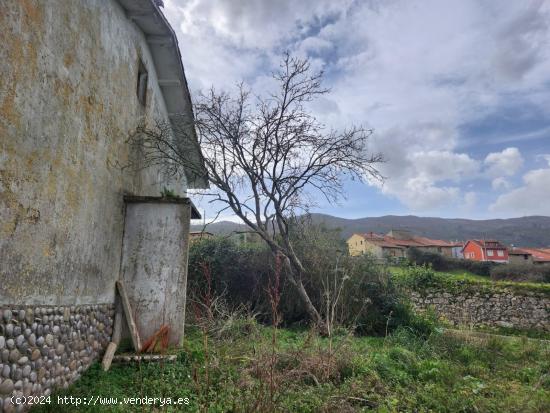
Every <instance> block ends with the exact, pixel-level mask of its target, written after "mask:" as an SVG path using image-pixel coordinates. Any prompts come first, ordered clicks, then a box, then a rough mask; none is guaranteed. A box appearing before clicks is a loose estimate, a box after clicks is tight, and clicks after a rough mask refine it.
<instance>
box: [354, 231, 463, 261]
mask: <svg viewBox="0 0 550 413" xmlns="http://www.w3.org/2000/svg"><path fill="white" fill-rule="evenodd" d="M347 244H348V249H349V253H350V255H352V256H356V255H362V254H366V253H370V254H372V255H374V256H376V257H378V258H387V257H396V258H404V257H406V256H407V250H408V249H409V248H417V249H419V250H421V251H424V252H432V253H438V254H443V255H446V256H449V257H451V256H453V248H455V247H456V244H453V243H450V242H447V241H443V240H435V239H430V238H426V237H419V236H415V235H412V234H411V233H410V232H409V231H403V230H392V231H390V232H389V233H387V234H386V235H383V234H376V233H374V232H369V233H366V234H353V235H352V236H351V237H350V238H349V239H348V240H347Z"/></svg>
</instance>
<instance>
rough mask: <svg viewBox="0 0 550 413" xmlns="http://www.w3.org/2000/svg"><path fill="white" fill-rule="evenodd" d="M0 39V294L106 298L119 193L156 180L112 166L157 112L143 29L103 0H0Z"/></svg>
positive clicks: (114, 260) (119, 224)
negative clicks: (143, 82) (141, 82)
mask: <svg viewBox="0 0 550 413" xmlns="http://www.w3.org/2000/svg"><path fill="white" fill-rule="evenodd" d="M0 45H1V46H0V73H2V76H1V77H0V257H1V259H0V280H1V282H0V305H1V304H28V305H35V304H38V305H46V304H47V305H75V304H92V303H98V302H99V303H102V302H112V301H113V297H114V291H115V288H114V282H115V280H116V278H117V277H118V274H119V265H120V259H121V244H122V233H123V225H124V218H123V214H124V203H123V195H124V194H135V195H156V196H158V195H159V194H160V191H161V190H162V187H163V186H164V185H165V183H164V182H163V180H164V178H163V177H162V176H161V174H160V173H159V172H158V171H155V170H147V171H143V172H140V173H137V172H136V171H135V170H131V169H122V168H121V167H122V166H124V165H127V164H128V160H129V159H134V158H135V157H137V156H138V154H137V153H132V152H131V150H130V148H129V146H128V144H127V143H126V140H127V138H128V135H129V133H130V131H132V130H134V129H135V127H136V126H137V125H138V124H139V123H140V122H141V121H142V120H146V121H147V122H150V123H152V122H153V121H154V120H156V119H158V120H163V119H164V120H166V119H167V116H168V114H167V111H166V106H165V102H164V100H163V95H162V93H161V90H160V87H159V85H158V82H157V75H156V72H155V66H154V64H153V61H152V57H151V52H150V49H149V46H148V44H147V42H146V38H145V35H144V34H143V32H142V31H141V30H140V29H139V28H138V27H137V26H136V24H135V23H134V22H133V21H132V20H130V19H129V18H127V16H126V14H125V11H124V10H123V9H122V7H121V6H120V5H119V3H118V2H116V1H114V0H48V1H42V0H17V1H2V2H0ZM140 60H141V61H142V62H143V64H144V65H145V67H146V68H147V71H148V76H149V80H148V90H147V95H146V96H147V102H146V105H145V106H143V105H142V104H141V103H140V102H139V101H138V98H137V93H136V90H137V74H138V68H139V64H140ZM171 189H174V190H175V191H176V192H177V193H180V194H183V193H185V189H186V187H185V181H183V182H181V183H180V184H179V186H177V187H175V186H174V185H171Z"/></svg>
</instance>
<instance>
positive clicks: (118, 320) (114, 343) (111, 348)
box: [101, 299, 122, 371]
mask: <svg viewBox="0 0 550 413" xmlns="http://www.w3.org/2000/svg"><path fill="white" fill-rule="evenodd" d="M121 334H122V305H121V303H120V300H119V299H117V300H116V310H115V320H114V325H113V336H112V337H111V342H110V343H109V345H108V346H107V350H106V351H105V355H104V356H103V361H102V362H101V366H102V367H103V371H108V370H109V368H110V367H111V363H112V362H113V357H114V356H115V353H116V349H117V348H118V345H119V344H120V337H121Z"/></svg>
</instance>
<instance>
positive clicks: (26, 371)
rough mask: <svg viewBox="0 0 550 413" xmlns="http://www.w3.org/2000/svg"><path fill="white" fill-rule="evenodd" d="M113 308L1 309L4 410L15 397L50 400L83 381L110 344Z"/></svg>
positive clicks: (1, 407) (0, 393) (0, 390)
mask: <svg viewBox="0 0 550 413" xmlns="http://www.w3.org/2000/svg"><path fill="white" fill-rule="evenodd" d="M114 313H115V309H114V305H113V304H101V305H81V306H38V307H22V306H11V307H9V306H0V412H15V411H17V412H19V411H26V410H28V408H29V406H14V405H12V404H11V401H10V398H11V397H12V396H30V395H41V396H48V395H49V394H51V392H52V391H53V390H54V389H59V388H67V387H69V385H70V384H71V383H73V382H74V381H75V380H76V379H78V378H79V377H80V375H81V374H82V373H83V372H84V371H86V369H87V368H88V367H89V366H90V365H91V364H92V362H93V361H94V360H95V359H97V358H98V357H99V356H100V355H101V354H102V353H103V352H104V350H105V348H106V347H107V345H108V344H109V341H110V337H111V334H112V326H113V318H114Z"/></svg>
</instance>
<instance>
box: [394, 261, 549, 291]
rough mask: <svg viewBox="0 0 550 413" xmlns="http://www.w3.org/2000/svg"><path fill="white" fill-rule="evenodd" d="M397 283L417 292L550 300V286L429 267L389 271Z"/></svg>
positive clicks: (414, 266) (396, 268)
mask: <svg viewBox="0 0 550 413" xmlns="http://www.w3.org/2000/svg"><path fill="white" fill-rule="evenodd" d="M389 270H390V272H391V274H392V276H393V279H394V280H395V281H397V282H398V283H399V284H401V285H404V286H407V287H413V288H421V289H426V288H443V289H446V290H447V291H448V292H451V293H452V292H462V293H465V292H473V293H476V292H477V293H492V292H499V291H500V292H506V291H510V292H515V293H518V294H538V295H542V296H547V297H549V296H550V284H542V283H532V282H517V281H493V280H491V279H490V278H487V277H481V276H477V275H475V274H472V273H468V272H467V271H462V270H456V271H451V272H442V271H435V270H433V269H431V268H429V266H419V265H413V266H410V267H389Z"/></svg>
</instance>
